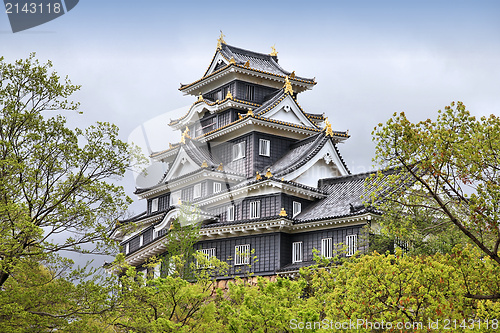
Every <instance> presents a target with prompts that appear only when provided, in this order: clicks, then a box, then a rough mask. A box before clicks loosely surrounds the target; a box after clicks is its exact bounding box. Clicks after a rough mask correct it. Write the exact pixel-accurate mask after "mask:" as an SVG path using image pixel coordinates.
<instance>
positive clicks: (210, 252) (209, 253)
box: [196, 247, 217, 268]
mask: <svg viewBox="0 0 500 333" xmlns="http://www.w3.org/2000/svg"><path fill="white" fill-rule="evenodd" d="M198 252H200V253H203V254H204V255H205V256H206V257H207V260H210V259H211V258H213V257H216V258H217V256H216V252H215V247H211V248H209V249H201V250H198ZM196 267H199V268H201V267H202V266H201V265H199V264H198V262H196Z"/></svg>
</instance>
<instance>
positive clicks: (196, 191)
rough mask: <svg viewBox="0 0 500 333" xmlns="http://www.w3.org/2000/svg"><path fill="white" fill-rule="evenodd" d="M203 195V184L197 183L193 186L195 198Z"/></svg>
mask: <svg viewBox="0 0 500 333" xmlns="http://www.w3.org/2000/svg"><path fill="white" fill-rule="evenodd" d="M199 197H201V184H196V185H195V186H194V187H193V199H196V198H199Z"/></svg>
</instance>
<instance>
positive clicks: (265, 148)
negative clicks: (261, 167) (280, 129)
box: [259, 139, 271, 156]
mask: <svg viewBox="0 0 500 333" xmlns="http://www.w3.org/2000/svg"><path fill="white" fill-rule="evenodd" d="M259 155H261V156H271V141H269V140H265V139H259Z"/></svg>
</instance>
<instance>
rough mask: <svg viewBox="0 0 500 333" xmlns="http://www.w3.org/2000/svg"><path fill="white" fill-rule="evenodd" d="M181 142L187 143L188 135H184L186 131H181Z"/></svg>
mask: <svg viewBox="0 0 500 333" xmlns="http://www.w3.org/2000/svg"><path fill="white" fill-rule="evenodd" d="M181 143H182V144H186V137H185V136H184V133H181Z"/></svg>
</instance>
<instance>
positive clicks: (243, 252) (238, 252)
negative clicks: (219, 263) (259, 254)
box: [234, 244, 250, 265]
mask: <svg viewBox="0 0 500 333" xmlns="http://www.w3.org/2000/svg"><path fill="white" fill-rule="evenodd" d="M249 263H250V244H245V245H236V246H235V247H234V264H235V265H248V264H249Z"/></svg>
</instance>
